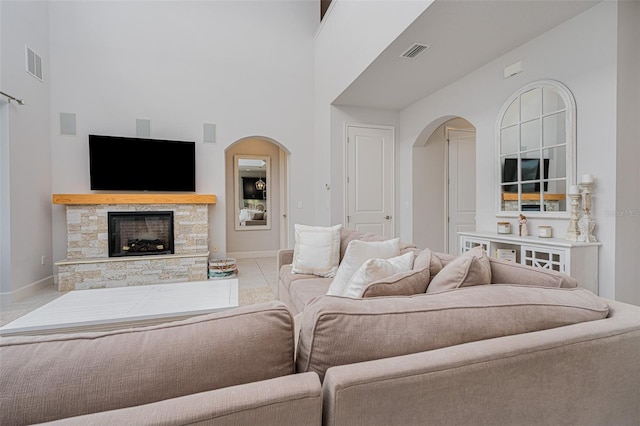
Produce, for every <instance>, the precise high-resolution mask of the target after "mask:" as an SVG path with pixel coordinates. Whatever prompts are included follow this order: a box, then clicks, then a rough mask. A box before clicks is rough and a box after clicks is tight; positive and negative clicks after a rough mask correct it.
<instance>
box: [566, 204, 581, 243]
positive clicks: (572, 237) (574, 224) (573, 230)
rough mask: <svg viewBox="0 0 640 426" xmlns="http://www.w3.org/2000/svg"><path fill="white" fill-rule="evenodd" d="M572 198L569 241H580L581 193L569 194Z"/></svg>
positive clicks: (568, 230) (568, 232)
mask: <svg viewBox="0 0 640 426" xmlns="http://www.w3.org/2000/svg"><path fill="white" fill-rule="evenodd" d="M569 198H571V218H570V219H569V227H568V228H567V237H566V239H567V240H568V241H578V237H579V236H580V228H579V227H578V219H579V218H580V216H579V215H580V194H569Z"/></svg>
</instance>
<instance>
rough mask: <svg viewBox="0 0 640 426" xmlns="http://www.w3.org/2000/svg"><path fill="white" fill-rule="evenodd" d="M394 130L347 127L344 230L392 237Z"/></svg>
mask: <svg viewBox="0 0 640 426" xmlns="http://www.w3.org/2000/svg"><path fill="white" fill-rule="evenodd" d="M394 144H395V140H394V129H393V128H392V127H382V126H371V127H367V126H355V125H347V149H346V185H347V190H346V206H347V217H346V221H345V224H346V227H347V228H350V229H356V230H358V231H363V232H372V233H375V234H378V235H383V236H385V237H387V238H392V237H393V236H394V211H393V208H394Z"/></svg>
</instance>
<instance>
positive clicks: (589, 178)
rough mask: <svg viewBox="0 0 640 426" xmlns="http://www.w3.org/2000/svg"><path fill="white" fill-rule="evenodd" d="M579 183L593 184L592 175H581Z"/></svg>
mask: <svg viewBox="0 0 640 426" xmlns="http://www.w3.org/2000/svg"><path fill="white" fill-rule="evenodd" d="M580 183H593V175H591V174H586V175H582V178H581V180H580Z"/></svg>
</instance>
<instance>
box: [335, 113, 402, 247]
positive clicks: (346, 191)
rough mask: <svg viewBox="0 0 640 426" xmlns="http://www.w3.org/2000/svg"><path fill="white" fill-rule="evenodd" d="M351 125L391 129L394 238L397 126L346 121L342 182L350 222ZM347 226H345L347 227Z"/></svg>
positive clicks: (344, 213)
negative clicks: (349, 142)
mask: <svg viewBox="0 0 640 426" xmlns="http://www.w3.org/2000/svg"><path fill="white" fill-rule="evenodd" d="M351 127H360V128H366V129H380V130H389V131H391V134H392V136H393V154H392V157H391V162H392V164H393V173H392V176H391V178H392V179H393V182H392V185H391V200H392V202H391V219H390V221H391V230H392V235H393V236H392V238H394V237H395V235H396V127H395V126H388V125H382V124H364V123H347V122H345V123H344V128H343V131H344V134H343V144H342V145H343V148H342V182H343V188H344V189H343V192H344V193H343V203H344V204H343V205H344V208H343V215H342V216H343V223H344V224H348V223H349V221H348V220H347V218H348V216H349V182H347V171H348V167H347V166H348V151H349V147H348V142H347V141H348V138H349V128H351ZM346 227H347V226H345V228H346Z"/></svg>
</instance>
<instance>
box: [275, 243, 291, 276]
mask: <svg viewBox="0 0 640 426" xmlns="http://www.w3.org/2000/svg"><path fill="white" fill-rule="evenodd" d="M292 263H293V250H292V249H282V250H278V275H279V274H280V268H282V266H283V265H290V264H292Z"/></svg>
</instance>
